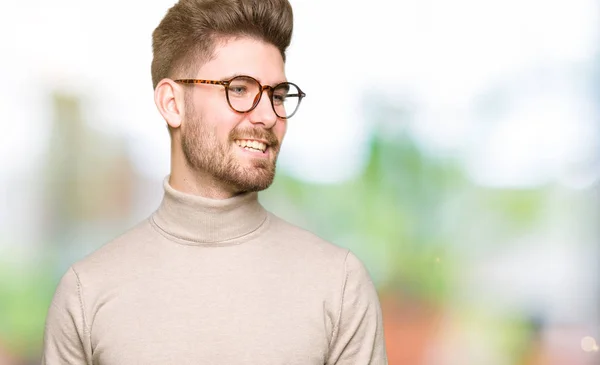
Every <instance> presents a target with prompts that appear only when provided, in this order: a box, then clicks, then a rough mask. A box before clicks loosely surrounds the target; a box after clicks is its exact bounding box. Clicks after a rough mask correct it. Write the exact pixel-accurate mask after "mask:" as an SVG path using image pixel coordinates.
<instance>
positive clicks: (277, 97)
mask: <svg viewBox="0 0 600 365" xmlns="http://www.w3.org/2000/svg"><path fill="white" fill-rule="evenodd" d="M286 98H287V95H285V94H282V93H274V94H273V103H274V104H275V105H281V104H283V102H284V101H285V99H286Z"/></svg>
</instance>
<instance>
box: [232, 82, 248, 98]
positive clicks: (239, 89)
mask: <svg viewBox="0 0 600 365" xmlns="http://www.w3.org/2000/svg"><path fill="white" fill-rule="evenodd" d="M229 92H230V93H232V94H234V95H235V96H244V95H246V93H247V92H248V88H247V87H246V86H243V85H230V86H229Z"/></svg>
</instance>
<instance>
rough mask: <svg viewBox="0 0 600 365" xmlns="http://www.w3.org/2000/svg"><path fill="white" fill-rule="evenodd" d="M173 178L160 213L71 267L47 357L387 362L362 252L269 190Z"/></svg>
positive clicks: (105, 361)
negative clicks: (289, 211)
mask: <svg viewBox="0 0 600 365" xmlns="http://www.w3.org/2000/svg"><path fill="white" fill-rule="evenodd" d="M164 188H165V196H164V199H163V202H162V204H161V205H160V207H159V208H158V210H157V211H156V212H155V213H154V214H153V215H151V216H150V218H149V219H148V220H146V221H144V222H142V223H140V224H139V225H138V226H137V227H135V228H133V229H132V230H130V231H128V232H127V233H125V234H124V235H122V236H121V237H118V238H117V239H115V240H114V241H112V242H110V243H108V244H106V245H104V246H103V247H101V248H100V249H99V250H97V251H96V252H94V253H92V254H91V255H89V256H88V257H86V258H84V259H83V260H81V261H79V262H77V263H75V264H74V265H73V266H72V267H71V268H70V269H69V270H68V272H67V273H66V274H65V275H64V276H63V278H62V280H61V281H60V284H59V285H58V288H57V290H56V293H55V295H54V299H53V301H52V304H51V306H50V309H49V312H48V317H47V320H46V329H45V335H44V352H43V358H42V364H47V365H68V364H77V365H83V364H89V365H91V364H95V365H134V364H140V365H169V364H171V365H186V364H190V365H191V364H194V365H201V364H206V365H218V364H223V365H224V364H227V365H250V364H252V365H317V364H318V365H323V364H328V365H329V364H331V365H333V364H336V365H342V364H343V365H367V364H372V365H380V364H387V358H386V351H385V345H384V337H383V328H382V318H381V307H380V304H379V300H378V297H377V293H376V291H375V288H374V286H373V283H372V281H371V279H370V277H369V274H368V272H367V271H366V270H365V267H364V266H363V264H362V263H361V262H360V261H359V260H358V259H357V258H356V256H355V255H353V254H352V253H351V252H349V251H348V250H347V249H343V248H340V247H337V246H335V245H333V244H330V243H328V242H326V241H324V240H322V239H320V238H318V237H316V236H315V235H313V234H311V233H309V232H307V231H305V230H302V229H300V228H297V227H295V226H293V225H291V224H289V223H286V222H285V221H283V220H281V219H279V218H277V217H276V216H274V215H273V214H271V213H269V212H267V211H266V210H265V209H264V208H263V207H262V206H261V205H260V203H259V202H258V194H257V193H248V194H245V195H241V196H237V197H234V198H231V199H226V200H212V199H206V198H202V197H198V196H192V195H187V194H183V193H181V192H178V191H175V190H174V189H173V188H171V187H170V186H169V184H168V182H167V179H165V183H164Z"/></svg>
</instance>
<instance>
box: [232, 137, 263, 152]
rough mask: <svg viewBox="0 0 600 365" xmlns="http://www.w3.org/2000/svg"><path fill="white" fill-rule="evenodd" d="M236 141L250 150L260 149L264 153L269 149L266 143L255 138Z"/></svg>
mask: <svg viewBox="0 0 600 365" xmlns="http://www.w3.org/2000/svg"><path fill="white" fill-rule="evenodd" d="M235 143H236V144H237V145H238V146H240V147H241V148H243V149H245V150H248V151H260V152H263V153H264V152H265V151H266V150H267V144H266V143H263V142H260V141H256V140H253V139H236V140H235Z"/></svg>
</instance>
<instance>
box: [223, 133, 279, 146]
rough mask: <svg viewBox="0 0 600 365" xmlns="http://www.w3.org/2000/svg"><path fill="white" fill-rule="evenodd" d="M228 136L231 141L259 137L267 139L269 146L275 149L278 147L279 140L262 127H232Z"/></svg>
mask: <svg viewBox="0 0 600 365" xmlns="http://www.w3.org/2000/svg"><path fill="white" fill-rule="evenodd" d="M229 138H230V139H231V140H232V141H233V140H236V139H260V140H264V141H267V143H268V144H269V147H271V148H275V149H277V148H278V147H279V140H277V137H275V135H274V134H273V133H272V132H269V131H267V130H265V129H262V128H245V129H234V130H233V131H231V133H230V135H229Z"/></svg>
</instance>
